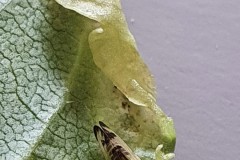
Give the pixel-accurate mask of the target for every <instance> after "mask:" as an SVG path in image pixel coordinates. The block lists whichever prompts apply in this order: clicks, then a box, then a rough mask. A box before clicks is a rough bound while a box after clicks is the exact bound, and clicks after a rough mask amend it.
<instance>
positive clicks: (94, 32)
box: [0, 0, 175, 160]
mask: <svg viewBox="0 0 240 160" xmlns="http://www.w3.org/2000/svg"><path fill="white" fill-rule="evenodd" d="M66 2H67V1H61V2H60V3H61V4H62V5H64V6H65V7H66V8H69V9H71V10H75V11H77V12H78V13H80V14H81V15H80V14H78V13H76V12H74V11H71V10H69V9H66V8H63V7H62V6H60V5H59V4H57V3H56V2H55V1H52V0H35V1H27V0H8V1H7V0H4V1H0V159H7V160H8V159H50V160H52V159H80V160H84V159H86V160H91V159H92V160H98V159H99V160H100V159H103V156H102V153H101V151H100V148H99V146H98V144H97V142H96V140H95V138H94V134H93V131H92V127H93V126H94V125H95V124H96V123H98V121H104V122H105V123H106V124H107V125H109V126H110V127H111V128H112V129H113V130H114V131H115V132H116V133H118V135H119V136H120V137H121V138H122V139H124V141H125V142H126V143H127V144H128V145H129V146H130V147H131V148H132V149H133V151H134V152H135V153H136V154H138V155H139V156H140V158H142V159H144V157H145V158H146V159H154V157H155V154H154V152H155V149H156V148H157V146H158V145H159V144H163V149H162V151H163V154H165V153H170V152H173V150H174V145H175V131H174V128H173V123H172V120H171V119H170V118H168V117H167V116H165V114H164V113H163V112H162V111H161V110H160V109H159V108H158V106H157V105H156V104H155V98H154V89H153V88H154V84H153V80H152V77H151V74H150V73H149V71H148V69H147V67H146V65H145V64H144V63H143V61H142V60H141V58H140V57H139V55H138V52H137V49H136V46H135V42H134V39H133V37H132V36H131V34H130V32H129V31H128V29H127V25H126V22H125V20H124V17H123V14H122V12H121V7H120V4H119V2H118V1H113V0H112V1H107V2H104V1H81V3H80V1H74V2H76V3H77V2H78V3H79V5H83V6H82V7H79V6H78V7H76V6H75V5H73V6H75V7H76V8H77V9H73V8H71V7H67V6H66V5H65V4H66ZM69 4H70V3H69ZM117 22H119V23H118V24H117ZM162 151H161V152H162ZM158 153H160V152H158ZM157 155H158V154H157Z"/></svg>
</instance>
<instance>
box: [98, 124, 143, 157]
mask: <svg viewBox="0 0 240 160" xmlns="http://www.w3.org/2000/svg"><path fill="white" fill-rule="evenodd" d="M99 125H100V127H98V128H99V129H100V130H99V129H98V131H100V132H102V133H101V134H97V136H96V133H95V136H96V138H97V140H98V141H99V144H100V145H102V146H101V148H102V151H103V152H104V155H105V157H107V158H108V159H111V160H140V158H138V157H137V156H136V155H134V153H133V152H132V150H131V149H130V148H129V147H128V146H127V144H126V143H125V142H124V141H123V140H122V139H121V138H120V137H119V136H118V135H117V134H116V133H114V132H113V131H112V130H111V129H109V127H108V126H107V125H105V124H104V123H103V122H99ZM107 158H106V159H107Z"/></svg>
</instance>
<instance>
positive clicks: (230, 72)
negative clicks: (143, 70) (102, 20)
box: [122, 0, 240, 160]
mask: <svg viewBox="0 0 240 160" xmlns="http://www.w3.org/2000/svg"><path fill="white" fill-rule="evenodd" d="M122 5H123V9H124V11H125V14H126V17H127V21H128V23H129V27H130V30H131V31H132V33H133V35H134V36H135V38H136V41H137V44H138V48H139V51H140V53H141V55H142V57H143V58H144V60H145V62H146V63H147V64H148V66H149V68H150V70H151V71H152V73H153V75H154V76H155V78H156V84H157V90H158V104H159V105H160V106H161V107H162V108H163V110H164V111H165V112H166V113H167V114H168V115H170V116H171V117H173V118H174V121H175V126H176V131H177V145H176V160H233V159H239V158H240V151H239V148H240V110H239V107H240V1H239V0H229V1H228V0H227V1H226V0H211V1H210V0H201V1H199V0H198V1H197V0H183V1H169V0H135V1H134V0H122Z"/></svg>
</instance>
